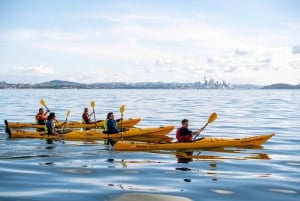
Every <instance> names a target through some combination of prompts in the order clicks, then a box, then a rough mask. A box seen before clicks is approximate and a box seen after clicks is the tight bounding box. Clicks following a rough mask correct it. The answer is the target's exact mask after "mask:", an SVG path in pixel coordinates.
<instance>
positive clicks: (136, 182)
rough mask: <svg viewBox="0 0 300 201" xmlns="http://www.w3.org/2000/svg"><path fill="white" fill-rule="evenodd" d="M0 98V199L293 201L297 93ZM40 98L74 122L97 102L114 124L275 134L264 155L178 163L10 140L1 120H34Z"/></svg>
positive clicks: (227, 151)
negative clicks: (185, 122)
mask: <svg viewBox="0 0 300 201" xmlns="http://www.w3.org/2000/svg"><path fill="white" fill-rule="evenodd" d="M0 97H1V99H0V117H1V118H0V120H1V130H0V134H1V135H0V180H1V184H0V200H55V199H57V200H73V201H75V200H83V199H85V200H89V201H92V200H111V199H112V198H114V197H117V196H120V195H123V194H127V193H137V192H138V193H150V194H164V195H175V196H180V197H185V198H189V199H191V200H249V201H250V200H251V201H253V200H264V201H265V200H272V201H273V200H280V201H283V200H284V201H288V200H295V201H296V200H300V137H299V136H300V121H299V119H300V112H299V111H300V104H299V103H300V91H299V90H0ZM41 98H44V99H45V100H46V103H47V105H48V107H49V108H50V109H51V110H53V111H55V112H56V113H57V117H58V118H59V119H64V118H65V115H66V111H67V109H71V115H70V117H69V120H71V121H76V120H77V121H79V120H80V119H81V118H80V116H81V113H82V111H83V108H84V107H87V106H89V103H90V101H91V100H95V102H96V107H95V110H96V117H97V119H103V118H104V117H105V115H106V113H107V112H109V111H113V112H115V113H116V114H117V116H118V117H119V114H118V112H119V106H120V105H121V104H125V105H126V110H125V113H124V115H125V116H124V117H125V118H126V117H142V119H143V120H142V122H141V123H140V124H139V125H138V126H140V127H154V126H160V125H175V126H176V127H178V126H180V121H181V120H182V119H183V118H188V119H189V120H190V128H191V129H198V128H200V127H202V126H203V125H204V124H205V122H206V121H207V118H208V116H209V115H210V114H211V113H212V112H217V113H218V118H217V120H216V121H215V122H213V123H212V124H210V125H209V126H208V127H207V128H206V130H205V132H204V133H203V136H215V137H233V138H237V137H246V136H253V135H260V134H266V133H270V132H275V133H276V135H275V136H274V137H273V138H271V139H270V140H269V141H268V142H267V143H266V144H264V145H263V147H261V148H216V149H203V150H195V151H194V153H193V155H194V157H193V160H185V161H182V160H178V159H177V157H176V152H175V151H159V150H158V151H155V152H116V151H108V150H107V147H106V146H104V145H103V141H93V142H84V141H66V142H65V144H63V143H61V142H58V141H56V142H54V144H47V143H46V142H45V141H44V140H40V139H7V135H6V134H5V131H4V125H3V124H4V123H3V120H5V119H7V120H9V121H31V122H33V121H34V115H35V114H36V112H37V110H38V108H39V107H40V105H39V100H40V99H41ZM174 135H175V130H173V131H172V133H170V136H172V137H174ZM181 162H186V163H181Z"/></svg>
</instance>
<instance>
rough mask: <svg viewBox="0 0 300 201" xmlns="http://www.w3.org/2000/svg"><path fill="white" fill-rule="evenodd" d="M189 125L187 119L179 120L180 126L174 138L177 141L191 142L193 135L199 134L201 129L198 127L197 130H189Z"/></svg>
mask: <svg viewBox="0 0 300 201" xmlns="http://www.w3.org/2000/svg"><path fill="white" fill-rule="evenodd" d="M188 127H189V120H187V119H183V120H182V121H181V128H178V129H177V132H176V138H177V141H178V142H192V141H193V135H198V134H200V133H201V132H202V131H203V129H199V130H197V131H191V130H189V129H188Z"/></svg>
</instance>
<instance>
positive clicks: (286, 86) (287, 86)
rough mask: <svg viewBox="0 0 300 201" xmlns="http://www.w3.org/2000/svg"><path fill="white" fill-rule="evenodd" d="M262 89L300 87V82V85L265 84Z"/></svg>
mask: <svg viewBox="0 0 300 201" xmlns="http://www.w3.org/2000/svg"><path fill="white" fill-rule="evenodd" d="M262 89H300V84H298V85H290V84H282V83H279V84H271V85H267V86H264V87H263V88H262Z"/></svg>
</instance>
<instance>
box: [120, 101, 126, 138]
mask: <svg viewBox="0 0 300 201" xmlns="http://www.w3.org/2000/svg"><path fill="white" fill-rule="evenodd" d="M124 111H125V105H121V107H120V113H121V138H122V140H123V113H124Z"/></svg>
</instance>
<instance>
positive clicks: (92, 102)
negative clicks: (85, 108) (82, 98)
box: [90, 100, 96, 108]
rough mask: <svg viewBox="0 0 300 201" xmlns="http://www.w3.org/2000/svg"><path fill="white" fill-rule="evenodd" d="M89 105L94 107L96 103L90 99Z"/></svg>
mask: <svg viewBox="0 0 300 201" xmlns="http://www.w3.org/2000/svg"><path fill="white" fill-rule="evenodd" d="M90 105H91V107H92V108H94V107H95V105H96V104H95V101H93V100H92V101H91V104H90Z"/></svg>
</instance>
